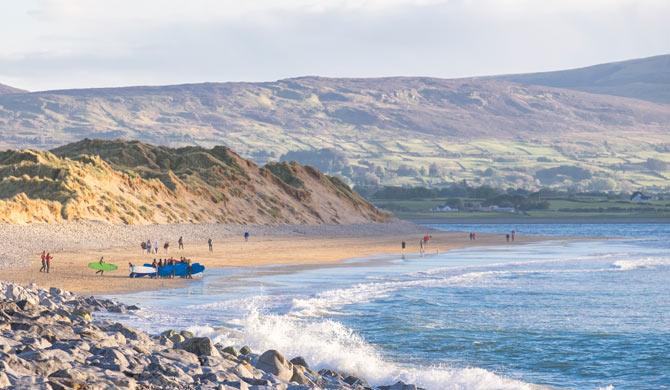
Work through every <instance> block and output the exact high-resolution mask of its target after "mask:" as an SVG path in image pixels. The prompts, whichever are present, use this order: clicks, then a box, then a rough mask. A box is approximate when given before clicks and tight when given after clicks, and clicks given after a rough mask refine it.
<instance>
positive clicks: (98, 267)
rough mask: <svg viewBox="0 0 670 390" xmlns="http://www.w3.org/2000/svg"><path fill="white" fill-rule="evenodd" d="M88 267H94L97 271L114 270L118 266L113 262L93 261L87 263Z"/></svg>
mask: <svg viewBox="0 0 670 390" xmlns="http://www.w3.org/2000/svg"><path fill="white" fill-rule="evenodd" d="M88 268H90V269H94V270H97V271H116V270H117V269H118V268H119V267H117V266H116V265H115V264H111V263H102V264H100V263H99V262H97V261H96V262H93V263H88Z"/></svg>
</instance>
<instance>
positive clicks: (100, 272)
mask: <svg viewBox="0 0 670 390" xmlns="http://www.w3.org/2000/svg"><path fill="white" fill-rule="evenodd" d="M98 264H100V265H103V264H105V256H100V260H98ZM104 273H105V271H104V270H103V269H102V268H101V269H99V270H97V271H95V274H96V275H97V274H100V276H102V274H104Z"/></svg>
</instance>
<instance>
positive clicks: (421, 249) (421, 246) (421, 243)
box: [419, 240, 425, 257]
mask: <svg viewBox="0 0 670 390" xmlns="http://www.w3.org/2000/svg"><path fill="white" fill-rule="evenodd" d="M424 251H425V250H424V248H423V240H419V254H421V257H423V253H424Z"/></svg>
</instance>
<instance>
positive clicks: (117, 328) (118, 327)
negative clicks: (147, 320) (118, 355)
mask: <svg viewBox="0 0 670 390" xmlns="http://www.w3.org/2000/svg"><path fill="white" fill-rule="evenodd" d="M107 330H109V331H113V332H119V333H121V334H122V335H123V336H124V337H125V338H127V339H128V340H135V341H142V342H147V343H148V342H150V339H149V336H147V335H146V334H145V333H143V332H139V331H138V330H136V329H133V328H130V327H127V326H125V325H123V324H120V323H118V322H117V323H115V324H113V325H111V326H110V327H109V328H108V329H107Z"/></svg>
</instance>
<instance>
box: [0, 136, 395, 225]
mask: <svg viewBox="0 0 670 390" xmlns="http://www.w3.org/2000/svg"><path fill="white" fill-rule="evenodd" d="M388 218H389V216H388V215H386V214H384V213H382V212H380V211H378V210H377V209H375V208H374V207H373V206H372V205H370V204H369V203H368V202H366V201H365V200H364V199H363V198H361V197H360V196H359V195H358V194H356V193H355V192H353V191H352V190H351V189H350V188H349V187H348V186H347V185H346V184H344V183H343V182H341V181H340V180H338V179H336V178H332V177H329V176H326V175H323V174H322V173H320V172H319V171H317V170H316V169H314V168H310V167H306V166H301V165H299V164H296V163H281V164H280V163H273V164H269V165H267V166H265V167H258V166H257V165H256V164H254V163H252V162H250V161H247V160H245V159H243V158H241V157H239V156H238V155H237V154H235V153H234V152H232V151H231V150H229V149H228V148H225V147H214V148H213V149H203V148H199V147H186V148H180V149H170V148H166V147H157V146H152V145H148V144H144V143H140V142H137V141H131V142H125V141H97V140H84V141H81V142H78V143H76V144H69V145H65V146H63V147H61V148H58V149H55V150H53V151H52V152H45V151H34V150H20V151H13V150H11V151H5V152H0V222H7V223H29V222H48V223H54V222H55V223H57V222H62V221H72V220H97V221H109V222H112V223H126V224H146V223H180V222H229V223H264V224H268V223H315V224H319V223H334V224H338V223H358V222H371V221H377V222H379V221H385V220H387V219H388Z"/></svg>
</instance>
